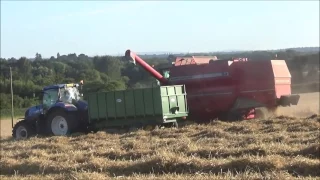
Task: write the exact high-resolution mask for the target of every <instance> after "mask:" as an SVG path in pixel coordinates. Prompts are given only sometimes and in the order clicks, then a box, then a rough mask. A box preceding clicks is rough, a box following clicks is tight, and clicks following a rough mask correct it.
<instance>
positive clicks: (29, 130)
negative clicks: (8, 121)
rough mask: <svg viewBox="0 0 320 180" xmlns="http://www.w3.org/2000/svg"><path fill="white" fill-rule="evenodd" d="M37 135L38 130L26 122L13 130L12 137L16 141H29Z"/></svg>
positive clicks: (23, 121) (22, 122)
mask: <svg viewBox="0 0 320 180" xmlns="http://www.w3.org/2000/svg"><path fill="white" fill-rule="evenodd" d="M36 134H37V133H36V130H35V129H34V128H33V127H32V125H31V124H30V123H28V122H27V121H25V120H22V121H19V122H18V123H17V124H15V125H14V127H13V130H12V137H13V138H14V139H16V140H22V139H28V138H30V137H33V136H35V135H36Z"/></svg>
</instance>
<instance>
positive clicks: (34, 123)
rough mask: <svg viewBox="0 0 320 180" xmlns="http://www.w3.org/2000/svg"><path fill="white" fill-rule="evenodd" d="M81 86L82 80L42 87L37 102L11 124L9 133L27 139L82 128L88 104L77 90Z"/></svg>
mask: <svg viewBox="0 0 320 180" xmlns="http://www.w3.org/2000/svg"><path fill="white" fill-rule="evenodd" d="M82 85H83V81H81V82H80V84H75V83H73V84H57V85H51V86H47V87H44V88H43V90H42V91H41V96H40V99H41V103H40V104H39V105H36V106H33V107H30V108H28V109H27V110H26V112H25V115H24V118H23V119H21V121H19V122H18V123H16V124H15V126H14V127H13V131H12V136H13V137H14V138H15V139H27V138H29V137H32V136H35V135H37V134H44V135H55V136H59V135H67V134H70V133H73V132H83V131H86V130H87V127H88V126H87V125H88V121H87V119H88V117H87V116H88V111H87V109H88V104H87V102H86V101H84V100H83V99H82V95H81V94H80V91H79V89H80V90H81V89H82Z"/></svg>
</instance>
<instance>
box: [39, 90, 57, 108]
mask: <svg viewBox="0 0 320 180" xmlns="http://www.w3.org/2000/svg"><path fill="white" fill-rule="evenodd" d="M57 100H58V89H50V90H47V91H45V92H44V94H43V105H44V107H45V108H48V107H50V106H52V105H53V104H55V103H56V102H57Z"/></svg>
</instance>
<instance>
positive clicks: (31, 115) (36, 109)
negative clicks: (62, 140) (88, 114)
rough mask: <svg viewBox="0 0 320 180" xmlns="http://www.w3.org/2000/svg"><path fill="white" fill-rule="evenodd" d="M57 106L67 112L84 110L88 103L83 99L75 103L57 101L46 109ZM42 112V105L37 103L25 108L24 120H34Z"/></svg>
mask: <svg viewBox="0 0 320 180" xmlns="http://www.w3.org/2000/svg"><path fill="white" fill-rule="evenodd" d="M55 107H59V108H62V109H65V110H67V111H68V112H71V111H78V110H79V111H85V110H87V109H88V104H87V102H86V101H84V100H79V101H78V102H77V103H75V105H74V104H68V103H63V102H57V103H55V104H54V105H52V106H51V107H50V108H49V109H48V111H49V110H50V109H52V108H55ZM42 113H43V105H37V106H32V107H30V108H28V109H27V111H26V113H25V119H26V120H35V119H37V118H38V117H39V116H40V115H41V114H42Z"/></svg>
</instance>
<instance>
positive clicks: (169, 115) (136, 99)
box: [86, 85, 188, 127]
mask: <svg viewBox="0 0 320 180" xmlns="http://www.w3.org/2000/svg"><path fill="white" fill-rule="evenodd" d="M86 99H87V101H88V113H89V123H90V124H100V125H101V124H103V126H104V127H106V126H126V125H133V124H144V125H146V124H150V125H152V124H154V125H155V124H162V123H167V122H175V121H176V120H178V119H179V118H181V117H186V116H188V109H187V102H186V91H185V86H184V85H174V86H156V87H152V88H143V89H133V90H124V91H113V92H98V93H90V94H88V95H87V98H86ZM176 109H177V110H178V111H175V110H176Z"/></svg>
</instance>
